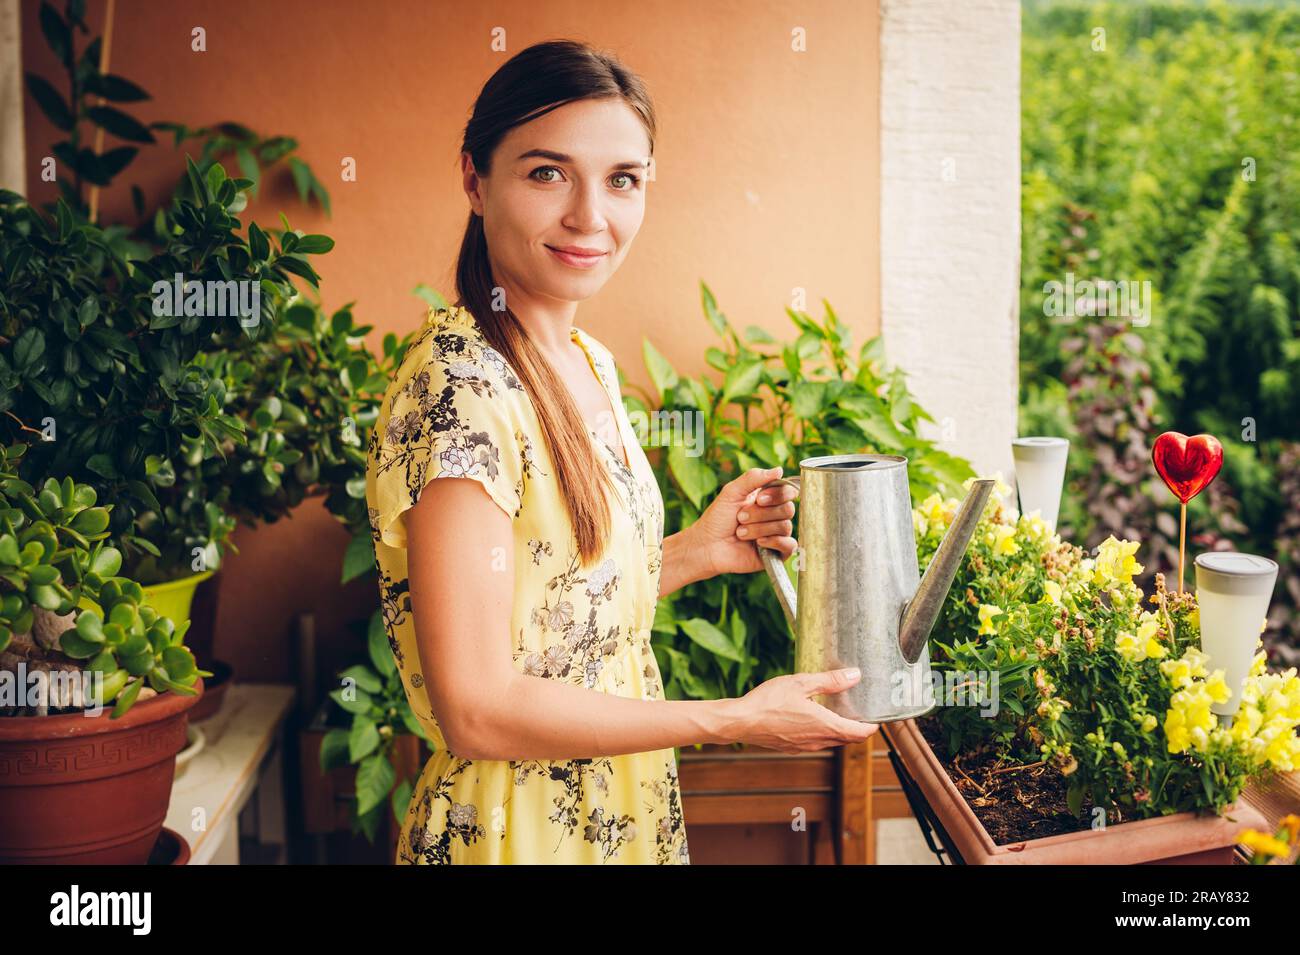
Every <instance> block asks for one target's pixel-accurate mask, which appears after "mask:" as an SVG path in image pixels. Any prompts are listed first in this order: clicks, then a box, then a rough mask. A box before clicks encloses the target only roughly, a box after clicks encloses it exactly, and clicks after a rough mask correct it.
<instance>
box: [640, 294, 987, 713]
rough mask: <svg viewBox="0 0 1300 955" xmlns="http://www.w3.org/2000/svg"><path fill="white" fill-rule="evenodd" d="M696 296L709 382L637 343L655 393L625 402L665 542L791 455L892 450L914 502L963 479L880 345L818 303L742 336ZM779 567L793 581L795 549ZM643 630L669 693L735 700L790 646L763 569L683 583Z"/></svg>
mask: <svg viewBox="0 0 1300 955" xmlns="http://www.w3.org/2000/svg"><path fill="white" fill-rule="evenodd" d="M701 300H702V305H703V310H704V316H705V318H706V319H707V321H708V324H709V326H710V328H711V329H712V330H713V332H714V333H715V334H716V335H717V336H718V337H719V339H721V342H720V345H715V346H710V347H709V348H707V349H706V350H705V353H704V360H705V362H706V363H707V364H708V365H709V367H710V368H712V369H713V370H714V371H715V372H717V376H718V378H719V379H720V380H714V376H712V375H711V374H704V375H701V376H698V377H690V376H684V375H680V374H678V373H677V371H676V370H675V369H673V367H672V366H671V365H670V363H669V362H668V361H667V359H665V358H664V357H663V355H662V354H660V352H659V351H658V350H657V349H656V348H655V347H654V346H653V345H652V344H651V343H650V342H649V340H647V341H646V342H645V344H644V353H645V364H646V368H647V370H648V371H649V375H650V379H651V381H652V382H653V384H654V389H655V394H654V395H653V396H651V395H646V394H644V392H642V393H641V394H640V395H638V394H632V395H624V399H623V400H624V404H625V405H626V407H627V408H628V411H629V416H630V418H631V419H632V420H633V421H634V423H635V422H645V423H646V425H647V428H646V433H645V434H644V435H639V437H641V438H642V443H643V444H645V445H647V453H648V454H650V455H652V464H653V466H654V470H655V472H656V474H657V476H658V479H659V484H660V490H661V492H662V494H663V498H664V510H665V518H664V524H665V526H664V535H665V536H667V535H669V534H674V533H676V532H677V531H680V530H683V529H684V528H686V527H689V526H690V525H691V524H692V523H694V522H695V520H696V519H697V518H698V517H699V515H700V513H701V512H702V511H703V510H704V508H705V507H707V506H708V503H709V500H710V499H711V498H712V496H713V494H714V493H715V492H716V491H717V489H718V488H719V487H720V486H721V485H722V484H724V483H726V482H727V481H729V480H731V479H732V478H733V477H735V476H736V475H738V474H740V473H741V472H743V471H745V470H747V469H749V468H752V467H764V468H770V467H775V466H777V465H780V466H781V467H782V468H783V472H784V474H786V475H794V474H798V471H799V462H800V461H801V460H802V459H804V458H808V457H813V456H817V455H824V454H855V453H866V452H871V453H883V454H901V455H903V456H905V457H906V458H907V459H908V478H909V480H910V482H911V493H912V496H913V500H914V501H916V500H919V499H920V498H921V497H924V496H925V495H927V494H930V493H933V492H936V491H951V490H953V489H955V488H956V487H957V486H958V485H959V484H960V483H961V482H962V481H963V480H965V479H966V478H968V477H970V476H972V474H973V473H974V472H973V471H972V470H971V468H970V465H969V464H968V463H967V462H966V461H963V460H961V459H960V458H957V457H954V456H953V455H951V454H948V453H947V452H945V451H943V450H941V449H940V448H939V447H938V446H937V444H936V443H935V442H934V441H933V440H931V439H929V438H927V437H925V436H923V435H922V433H921V429H922V422H931V423H933V421H934V419H933V418H932V417H931V416H930V415H929V414H927V413H926V412H925V410H924V409H922V408H921V407H920V405H918V404H917V402H916V401H915V399H914V398H913V396H912V395H911V393H910V392H909V391H908V388H907V383H906V379H905V377H904V374H903V372H902V371H901V370H900V369H898V368H889V367H887V365H886V362H885V353H884V346H883V343H882V341H881V339H880V338H879V337H876V338H872V339H871V340H869V341H866V342H864V343H863V344H862V346H861V347H860V348H858V349H856V350H855V349H854V346H853V345H852V341H851V337H852V336H851V334H850V329H849V328H848V326H847V325H845V324H844V323H843V322H842V321H841V320H840V319H839V317H838V316H837V315H836V314H835V311H834V309H832V308H831V306H830V304H829V303H823V304H824V306H825V317H824V318H822V319H820V320H819V319H816V318H813V317H812V316H810V315H808V314H806V313H804V312H802V311H797V310H795V309H793V308H786V310H785V311H786V315H787V316H789V318H790V321H791V323H792V324H793V325H794V331H795V332H796V335H795V337H794V339H793V340H792V341H787V342H780V341H777V340H776V339H775V338H773V336H771V335H770V334H768V333H767V332H766V331H765V330H763V329H762V328H759V327H757V326H754V325H751V326H749V327H748V329H746V331H745V332H744V334H743V335H741V334H739V333H738V332H737V331H736V330H735V328H734V327H733V326H732V324H731V323H730V321H728V319H727V317H726V316H725V315H724V314H723V313H722V311H721V310H720V309H719V308H718V305H717V302H716V300H715V299H714V296H713V293H712V292H711V291H710V289H709V287H708V286H707V285H704V284H703V283H701ZM651 422H654V423H655V426H654V427H653V428H652V427H650V424H651ZM665 423H668V425H669V426H668V427H665ZM678 424H680V427H678ZM656 448H657V449H658V451H657V453H656V450H655V449H656ZM656 458H657V460H655V459H656ZM795 537H796V538H797V537H798V512H797V511H796V516H795ZM790 565H791V567H790V569H791V570H792V572H793V573H792V576H797V569H798V555H796V557H795V558H793V559H792V560H791V561H790ZM653 630H654V635H653V637H652V641H651V642H652V645H653V646H654V648H655V650H656V653H657V657H658V661H659V664H660V668H661V670H662V672H663V674H664V681H665V694H666V695H667V696H668V697H669V698H671V699H682V698H695V699H714V698H718V697H724V696H742V695H744V694H745V693H746V692H748V691H749V689H751V688H752V687H754V686H756V685H757V684H759V683H762V682H763V681H765V680H767V679H769V678H771V677H774V676H779V675H781V674H784V673H789V672H791V670H792V668H793V666H794V641H793V638H792V636H791V634H790V632H789V627H788V625H787V624H786V622H785V618H784V616H783V615H782V612H781V608H780V605H779V604H778V603H777V601H776V597H775V594H774V593H773V591H772V587H771V585H770V584H769V582H768V581H767V578H766V575H764V574H749V575H726V576H722V577H715V578H712V579H710V580H705V581H700V582H697V583H694V584H690V585H689V586H687V587H684V588H682V589H681V590H679V591H677V592H676V593H674V594H672V595H671V596H669V597H667V598H664V599H663V600H661V601H660V602H659V605H658V607H657V608H656V614H655V622H654V627H653Z"/></svg>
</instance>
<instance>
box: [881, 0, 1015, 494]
mask: <svg viewBox="0 0 1300 955" xmlns="http://www.w3.org/2000/svg"><path fill="white" fill-rule="evenodd" d="M880 62H881V67H880V72H881V77H880V170H881V182H880V188H881V204H880V273H881V332H882V334H883V336H884V341H885V350H886V354H887V356H888V359H889V361H890V362H891V363H893V364H896V365H899V366H901V367H902V368H903V369H904V370H905V371H907V373H908V383H909V387H910V388H911V389H912V391H913V392H914V394H915V395H916V396H917V400H918V402H919V403H920V404H921V406H922V407H924V408H925V409H926V410H927V411H929V412H930V414H931V415H933V416H934V418H935V420H936V422H937V423H938V424H937V425H936V426H927V432H926V436H927V437H931V438H934V439H936V440H938V441H939V442H940V446H941V447H942V448H943V450H945V451H948V452H950V453H953V454H957V455H960V456H961V457H964V458H967V459H969V460H970V461H971V463H972V465H973V466H974V467H975V469H976V470H977V471H978V472H980V473H982V474H989V473H992V472H993V471H1001V472H1002V474H1003V477H1004V478H1005V479H1006V480H1007V483H1008V484H1010V483H1011V475H1012V473H1013V463H1012V458H1011V439H1012V438H1013V437H1015V435H1016V405H1017V389H1018V381H1019V379H1018V374H1017V367H1016V366H1017V361H1018V356H1017V352H1018V347H1017V346H1018V336H1019V316H1018V309H1019V304H1018V302H1019V282H1020V278H1019V271H1020V5H1019V3H1018V2H1017V0H880Z"/></svg>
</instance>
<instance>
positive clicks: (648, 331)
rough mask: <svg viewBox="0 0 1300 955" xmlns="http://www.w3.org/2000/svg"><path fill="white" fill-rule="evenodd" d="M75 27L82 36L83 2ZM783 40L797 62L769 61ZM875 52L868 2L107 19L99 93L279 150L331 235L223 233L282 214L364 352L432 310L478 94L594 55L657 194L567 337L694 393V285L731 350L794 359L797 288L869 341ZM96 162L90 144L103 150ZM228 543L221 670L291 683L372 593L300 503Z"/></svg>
mask: <svg viewBox="0 0 1300 955" xmlns="http://www.w3.org/2000/svg"><path fill="white" fill-rule="evenodd" d="M59 6H61V4H60V5H59ZM89 8H90V12H89V15H88V22H89V23H90V24H91V26H92V29H93V30H94V31H95V32H96V33H98V32H102V24H103V20H104V10H105V6H104V3H103V2H102V0H90V3H89ZM38 9H39V4H38V3H37V2H35V0H24V4H23V57H24V63H23V66H24V69H27V70H34V71H36V72H38V73H40V74H42V75H43V76H46V77H47V78H51V79H53V78H54V77H56V76H57V75H58V74H57V72H56V71H55V69H54V64H53V63H52V62H51V58H50V56H49V54H48V51H47V50H46V48H45V44H44V41H43V39H42V37H41V34H40V30H39V26H38V22H37V11H38ZM195 26H202V27H204V28H205V29H206V31H207V52H205V53H195V52H192V51H191V49H190V31H191V29H192V28H193V27H195ZM497 27H502V28H504V29H505V31H506V43H507V50H506V52H504V53H502V52H497V51H494V50H493V49H492V48H491V42H492V30H493V29H494V28H497ZM797 27H802V28H803V29H804V31H805V34H806V37H807V42H806V46H807V51H806V52H794V51H792V50H791V35H792V30H794V29H795V28H797ZM877 29H878V15H877V5H876V4H875V3H873V2H869V0H867V2H864V0H810V2H803V3H798V4H789V3H780V2H776V0H720V2H710V3H704V4H701V3H698V2H689V0H671V2H658V3H656V2H642V3H635V4H625V5H616V4H608V5H606V4H599V5H593V4H591V3H590V2H569V0H558V2H547V3H543V4H538V3H524V2H495V3H494V2H484V3H474V4H468V3H446V2H428V0H425V2H418V0H383V2H371V3H364V4H356V3H350V2H348V3H345V2H341V0H276V2H275V3H272V4H267V3H254V2H248V0H245V2H230V0H225V2H208V0H171V2H168V3H165V4H164V3H153V2H144V0H119V2H118V4H117V12H116V17H115V24H114V28H113V40H112V50H111V54H112V60H111V64H110V70H111V72H114V73H119V74H121V75H123V76H125V77H127V78H128V79H130V80H132V81H134V82H136V83H138V84H139V85H141V86H143V87H144V88H145V89H146V90H148V91H149V92H150V93H151V94H152V96H153V99H152V100H151V101H148V102H145V103H141V104H131V105H130V106H129V107H128V111H129V112H131V113H132V115H135V116H137V117H138V118H140V119H142V120H143V121H145V122H151V121H156V120H173V121H179V122H183V123H185V124H187V125H190V126H198V125H202V124H207V123H217V122H221V121H226V120H232V121H237V122H240V123H243V124H244V125H247V126H250V127H252V128H254V129H256V130H258V131H259V132H261V133H263V134H265V135H271V134H284V135H290V136H293V137H295V138H296V139H297V140H298V141H299V143H300V150H299V155H300V156H301V157H302V158H303V159H304V160H306V161H307V162H308V163H310V164H311V166H312V168H313V169H314V170H315V172H316V174H317V176H318V177H320V179H321V180H322V181H323V182H325V184H326V188H327V189H329V191H330V194H331V198H332V201H333V217H332V218H326V217H325V216H324V215H323V214H322V213H320V212H318V211H317V210H315V209H311V210H307V209H304V208H303V207H302V206H300V205H299V204H298V202H297V199H296V196H295V195H294V194H293V192H292V188H291V187H289V186H288V185H287V184H286V183H283V182H282V183H281V184H280V186H279V187H278V188H275V189H272V190H269V191H265V192H263V194H262V195H261V196H260V197H259V200H258V201H257V202H256V203H254V204H253V206H252V207H251V209H250V210H248V211H246V212H245V214H244V219H245V221H248V219H249V218H250V217H251V218H253V219H257V220H259V221H262V222H276V217H277V213H278V212H279V211H281V210H283V211H284V212H285V213H286V214H287V215H288V217H289V220H290V223H291V224H292V225H293V226H294V227H295V228H301V229H304V230H306V231H309V232H324V233H326V234H328V235H331V236H333V237H334V238H335V240H336V241H337V246H336V247H335V249H334V250H333V251H332V252H331V253H329V255H328V256H325V257H322V258H320V259H319V260H318V261H317V264H316V267H317V269H318V271H320V272H321V274H322V276H323V281H322V284H321V295H322V299H323V301H324V303H325V305H326V307H328V308H334V307H337V306H339V305H342V304H344V303H346V302H350V301H356V303H357V305H356V308H355V312H356V314H357V316H358V319H359V320H360V321H362V322H365V323H370V324H373V325H375V326H376V331H375V335H376V341H377V340H378V339H377V336H379V335H381V334H382V333H383V332H385V331H389V330H392V331H396V332H399V333H400V332H403V331H405V330H408V329H410V328H411V327H413V326H414V325H415V324H417V323H418V322H419V321H420V319H421V317H422V314H423V307H422V306H421V304H420V303H419V301H418V300H417V299H415V298H414V297H413V296H412V295H411V289H412V288H413V287H414V286H415V285H416V284H417V283H419V282H427V283H429V284H430V285H433V286H434V287H435V288H438V289H439V290H441V291H443V293H444V294H446V295H448V296H449V297H450V296H451V295H452V292H453V290H452V287H451V276H452V269H453V265H454V258H455V254H456V251H457V249H458V247H459V242H460V233H461V230H462V228H463V225H464V221H465V216H466V213H467V210H468V205H467V201H466V199H465V196H464V193H463V192H462V191H461V189H460V177H459V173H458V170H457V149H458V146H459V142H460V136H461V134H462V133H463V130H464V124H465V120H466V119H467V118H468V115H469V111H470V109H471V107H472V105H473V101H474V98H475V96H476V95H477V93H478V91H479V89H480V88H481V86H482V84H483V83H484V82H485V81H486V80H487V78H488V77H489V76H490V75H491V74H492V72H493V71H494V70H495V69H496V68H497V67H498V66H499V65H500V64H501V63H503V62H504V61H505V60H506V59H507V58H508V57H509V56H510V55H513V53H515V52H517V51H519V50H520V49H522V48H524V47H526V46H528V45H530V44H531V43H535V42H538V41H540V40H544V39H552V38H556V37H572V38H577V39H582V40H587V41H589V42H592V43H594V44H596V45H598V46H601V47H604V48H606V49H609V50H612V51H613V52H615V53H616V54H618V55H619V56H620V57H621V58H622V59H623V60H624V62H625V63H626V64H627V65H628V66H629V67H630V68H632V69H633V70H635V71H637V72H638V73H640V74H641V75H642V77H643V78H644V79H645V81H646V83H647V85H648V87H649V90H650V93H651V96H652V97H653V99H654V101H655V106H656V109H657V111H658V118H659V123H660V130H659V140H658V143H657V146H656V151H655V166H656V179H655V181H654V182H652V183H650V184H649V193H648V196H647V213H646V219H645V223H644V225H643V226H642V229H641V232H640V234H639V235H638V238H637V242H636V246H635V248H634V249H633V251H632V252H631V253H630V254H629V256H628V259H627V260H626V261H625V262H624V264H623V266H622V268H621V270H620V271H619V273H618V274H617V275H616V276H615V277H614V279H613V280H612V281H611V282H610V284H609V285H608V286H607V287H606V288H605V289H604V290H603V291H602V292H601V294H600V295H599V296H598V297H596V298H595V299H592V300H590V301H588V302H585V303H583V304H582V305H581V306H580V308H579V311H578V317H577V324H578V325H579V326H581V327H583V328H585V329H587V330H589V331H590V332H591V333H592V334H594V335H595V336H596V337H597V338H598V339H600V340H601V341H603V342H604V343H605V344H606V345H608V346H609V348H610V349H611V350H612V351H613V353H614V355H615V357H616V358H617V360H618V362H619V365H620V366H621V367H622V369H623V371H624V373H625V375H626V376H627V378H628V379H629V382H630V383H632V384H636V385H643V386H645V385H648V379H647V376H646V375H645V371H644V367H643V365H642V362H641V357H640V355H641V341H642V338H643V337H648V338H650V339H651V340H652V341H653V342H654V343H655V345H656V347H658V348H659V350H660V351H662V352H663V353H664V354H665V355H666V356H667V357H668V358H669V359H670V360H671V361H672V362H673V363H674V364H675V365H676V366H677V368H678V369H679V370H680V371H683V372H686V373H699V372H702V371H703V370H704V369H705V367H706V366H705V364H704V361H703V353H704V349H705V348H706V347H708V345H710V344H713V343H714V342H713V334H712V331H711V330H710V328H709V326H708V324H707V323H706V321H705V320H704V318H703V314H702V312H701V310H700V305H699V283H700V281H701V280H704V281H705V282H707V283H708V284H709V286H710V287H711V288H712V289H713V292H714V294H715V295H716V296H717V299H718V302H719V304H720V306H721V307H722V309H723V310H724V311H725V312H726V313H727V314H728V316H729V317H730V319H731V320H732V322H733V323H734V324H737V325H738V326H740V327H742V328H743V327H744V326H746V325H749V324H751V323H752V324H757V325H760V326H763V327H764V328H767V329H768V330H769V331H772V332H773V333H774V334H776V335H778V336H779V337H793V336H792V335H791V334H790V330H791V329H792V328H793V326H792V325H791V324H790V322H789V319H788V318H787V317H786V316H785V314H784V312H783V309H784V307H785V306H786V305H787V304H789V303H790V297H791V294H792V289H794V288H795V287H800V288H803V289H804V290H805V292H806V296H807V301H808V304H807V310H808V311H809V312H811V313H813V314H817V315H820V313H821V305H820V301H821V299H822V298H826V299H828V300H829V301H830V302H831V304H832V305H833V306H834V308H835V310H836V312H837V313H838V314H839V316H840V317H841V319H842V320H844V321H846V322H847V323H849V324H850V325H851V326H852V327H853V329H854V331H855V337H856V340H857V341H858V342H859V343H860V342H861V341H863V340H864V339H865V338H866V337H869V336H871V335H873V334H875V333H876V332H877V331H878V329H879V325H880V303H879V238H878V237H879V182H880V161H879V129H878V127H879V109H878V94H879V54H878V35H877ZM78 44H79V48H80V46H84V38H79V39H78ZM56 85H60V86H61V85H62V84H61V83H60V84H56ZM26 108H27V119H26V134H27V151H28V157H29V163H28V193H29V195H30V196H31V197H32V199H33V201H36V202H42V201H46V200H48V199H50V198H51V197H52V196H53V195H54V190H53V187H52V186H51V184H47V183H40V182H38V181H37V173H38V164H39V161H40V158H41V157H42V156H44V155H45V154H46V152H47V150H48V144H49V143H51V142H52V141H54V139H55V135H54V130H53V129H52V127H50V126H49V124H48V123H47V122H46V121H45V119H44V117H43V116H42V115H41V114H40V113H39V111H38V110H37V108H36V106H35V104H34V103H33V102H31V100H30V98H29V99H28V102H27V107H26ZM115 145H117V143H116V142H115V141H113V140H111V138H110V139H109V141H108V142H107V143H106V144H105V148H106V149H107V148H112V147H113V146H115ZM345 156H350V157H354V158H355V160H356V163H357V170H358V181H356V182H342V181H340V174H339V170H340V161H341V159H342V157H345ZM228 168H230V169H232V170H233V168H234V167H233V164H230V165H229V166H228ZM182 169H183V163H178V157H177V156H176V155H175V154H174V152H173V150H172V147H171V145H170V138H169V137H168V138H167V139H166V141H165V142H163V143H162V144H161V145H160V146H158V147H145V150H144V152H143V153H142V156H141V157H140V158H138V159H137V160H136V162H135V163H134V164H133V165H132V166H131V167H129V168H128V171H127V173H126V174H124V175H123V176H122V177H120V178H119V181H118V184H117V185H115V186H114V187H113V188H112V189H111V190H109V191H108V192H107V193H106V195H105V196H103V197H102V200H101V201H102V206H101V209H102V212H101V218H102V219H103V221H121V220H122V219H123V218H124V217H125V216H127V215H129V214H130V198H129V188H130V185H131V184H132V183H137V184H139V185H140V186H141V187H142V188H143V189H144V190H145V191H146V193H147V194H148V195H150V196H151V197H153V198H154V199H155V200H156V199H157V198H158V197H160V196H163V195H165V194H166V192H167V191H168V189H169V188H170V186H171V183H172V180H173V178H174V176H175V175H176V173H177V171H178V170H182ZM282 175H283V176H284V177H286V178H287V175H288V174H287V172H286V173H283V174H282ZM237 542H238V546H239V547H240V549H241V553H240V554H239V555H238V556H235V557H234V558H233V559H232V560H230V561H228V563H227V566H226V568H225V571H224V573H223V577H224V580H223V583H222V592H221V606H220V611H219V618H218V634H217V650H218V654H219V655H220V656H221V657H223V658H225V659H229V660H231V661H232V662H234V663H235V665H236V668H237V670H238V671H239V672H240V673H241V674H242V675H243V676H244V677H245V678H246V679H255V680H266V679H288V678H290V675H291V674H290V657H289V651H288V641H287V640H286V639H285V637H286V636H287V634H288V632H289V627H290V622H291V620H292V616H293V614H295V613H297V612H300V611H303V610H307V609H311V608H313V607H315V608H317V609H318V613H319V614H320V615H321V616H322V617H323V618H324V619H322V620H321V621H320V629H321V632H322V636H323V637H324V638H325V639H326V640H327V641H329V640H333V639H336V638H337V635H338V633H339V632H340V629H341V622H340V621H341V619H342V618H344V617H346V616H348V615H349V614H353V615H355V614H356V613H359V612H362V611H364V610H365V608H366V607H367V605H368V604H369V603H370V602H372V600H373V598H372V597H371V595H370V589H371V588H369V587H365V588H357V587H352V588H349V590H348V591H347V592H346V593H344V594H339V593H337V589H338V588H337V587H336V586H335V584H334V582H335V581H336V580H337V568H338V566H339V558H340V556H341V554H342V548H343V546H344V544H345V540H344V535H343V533H342V531H341V530H340V529H339V528H338V527H337V526H335V525H334V523H333V521H332V519H331V518H330V517H329V516H328V514H327V513H326V512H325V511H324V509H323V508H321V507H320V506H318V505H316V504H310V503H309V504H307V505H305V506H304V507H303V508H302V509H301V510H300V511H299V513H298V514H297V515H296V516H295V519H294V520H293V521H292V522H288V523H283V524H281V525H277V526H271V527H265V528H261V529H258V530H256V531H249V530H247V529H241V530H240V532H239V535H238V537H237ZM354 645H355V644H354Z"/></svg>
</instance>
